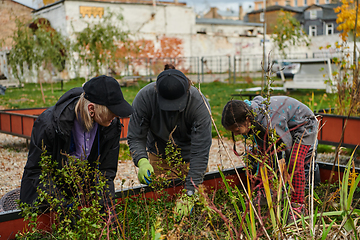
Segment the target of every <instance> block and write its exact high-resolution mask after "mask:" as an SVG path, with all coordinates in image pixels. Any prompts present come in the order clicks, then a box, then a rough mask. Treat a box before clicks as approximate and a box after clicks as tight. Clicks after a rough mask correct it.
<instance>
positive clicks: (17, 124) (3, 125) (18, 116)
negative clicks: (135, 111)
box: [0, 108, 130, 140]
mask: <svg viewBox="0 0 360 240" xmlns="http://www.w3.org/2000/svg"><path fill="white" fill-rule="evenodd" d="M45 110H46V108H28V109H9V110H1V111H0V132H2V133H6V134H11V135H15V136H18V137H24V138H27V139H30V138H31V131H32V127H33V125H34V122H35V120H36V118H37V117H38V116H39V115H40V114H41V113H42V112H43V111H45ZM129 120H130V118H129V117H125V118H120V122H121V123H122V125H123V126H124V127H123V128H122V131H121V135H120V139H121V140H125V139H126V136H127V132H128V125H129Z"/></svg>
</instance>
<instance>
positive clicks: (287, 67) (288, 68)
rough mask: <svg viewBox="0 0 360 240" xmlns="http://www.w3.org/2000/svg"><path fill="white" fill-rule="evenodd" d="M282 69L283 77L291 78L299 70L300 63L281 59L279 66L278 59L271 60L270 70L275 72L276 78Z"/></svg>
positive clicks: (279, 76)
mask: <svg viewBox="0 0 360 240" xmlns="http://www.w3.org/2000/svg"><path fill="white" fill-rule="evenodd" d="M281 69H282V71H283V73H284V77H285V78H293V77H294V75H295V74H296V73H298V72H299V70H300V63H292V62H287V61H281V67H280V63H279V61H278V60H274V61H273V62H272V68H271V71H272V72H274V73H276V76H277V77H278V78H281V75H280V70H281Z"/></svg>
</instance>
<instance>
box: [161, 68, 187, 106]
mask: <svg viewBox="0 0 360 240" xmlns="http://www.w3.org/2000/svg"><path fill="white" fill-rule="evenodd" d="M188 88H189V81H188V79H187V77H186V76H185V75H184V74H183V73H182V72H180V71H179V70H176V69H167V70H165V71H163V72H161V73H160V74H159V76H158V77H157V80H156V89H157V93H158V99H159V106H160V108H161V109H162V110H164V111H181V110H183V109H185V107H186V104H187V99H188Z"/></svg>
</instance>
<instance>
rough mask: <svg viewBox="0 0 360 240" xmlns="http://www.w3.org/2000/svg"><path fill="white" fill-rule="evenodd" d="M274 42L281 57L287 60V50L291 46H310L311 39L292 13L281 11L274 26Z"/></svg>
mask: <svg viewBox="0 0 360 240" xmlns="http://www.w3.org/2000/svg"><path fill="white" fill-rule="evenodd" d="M271 38H272V40H273V41H274V43H275V45H276V46H277V47H278V49H279V52H280V54H281V56H282V57H283V58H284V59H285V58H286V55H287V53H286V50H287V49H288V48H290V47H291V46H296V45H306V46H309V45H310V39H309V38H307V35H306V33H305V31H304V30H303V28H302V27H301V24H300V22H299V21H297V20H296V18H294V17H293V16H292V15H291V13H290V12H285V11H283V10H281V11H280V13H279V16H278V17H277V19H276V25H275V26H274V32H273V34H272V35H271Z"/></svg>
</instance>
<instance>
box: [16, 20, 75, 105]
mask: <svg viewBox="0 0 360 240" xmlns="http://www.w3.org/2000/svg"><path fill="white" fill-rule="evenodd" d="M32 24H33V25H34V26H33V27H32V28H30V27H29V26H28V24H26V23H24V22H21V21H20V20H16V31H15V32H14V35H13V36H12V39H13V42H14V44H13V47H12V49H11V50H10V54H9V66H10V69H11V72H12V74H13V75H15V77H16V78H17V79H18V80H19V81H20V83H21V82H22V81H24V80H25V78H27V77H29V76H33V75H34V74H37V77H38V79H39V83H40V88H41V93H42V97H43V102H44V103H45V97H44V93H43V88H42V80H41V79H43V78H44V77H43V76H42V75H44V74H48V75H49V76H50V77H51V78H52V77H53V76H55V75H57V74H59V72H61V71H62V70H64V68H65V61H66V60H67V59H68V57H69V56H68V49H69V46H70V44H69V41H68V40H67V39H66V38H65V37H63V36H62V35H61V34H60V33H58V32H56V31H55V30H53V29H52V28H51V25H50V23H49V22H48V21H47V20H46V21H45V20H43V19H33V21H32ZM51 82H52V81H51Z"/></svg>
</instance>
